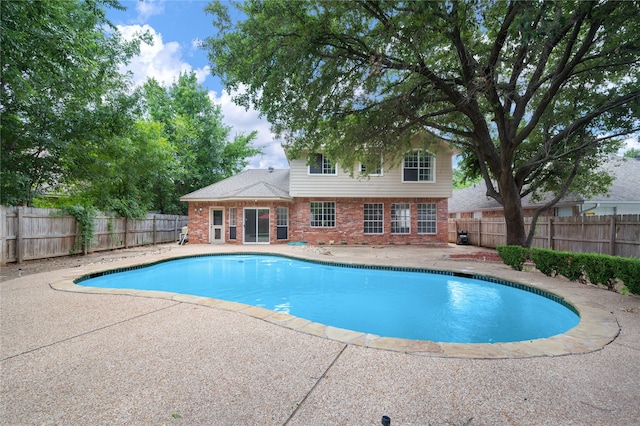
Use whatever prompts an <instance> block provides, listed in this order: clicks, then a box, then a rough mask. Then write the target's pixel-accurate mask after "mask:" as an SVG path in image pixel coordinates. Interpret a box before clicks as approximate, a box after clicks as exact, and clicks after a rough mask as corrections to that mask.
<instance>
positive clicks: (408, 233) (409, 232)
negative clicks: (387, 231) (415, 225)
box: [389, 203, 412, 235]
mask: <svg viewBox="0 0 640 426" xmlns="http://www.w3.org/2000/svg"><path fill="white" fill-rule="evenodd" d="M396 205H406V206H407V209H408V210H409V212H408V216H407V217H403V218H402V219H401V220H405V219H408V220H409V226H407V228H408V229H409V231H408V232H394V231H393V224H394V220H393V212H394V208H393V207H394V206H396ZM403 210H404V209H403ZM411 210H412V209H411V203H392V204H391V206H389V215H390V216H389V220H390V222H389V223H390V224H391V234H393V235H411V231H412V230H411ZM395 222H396V223H397V222H398V221H395Z"/></svg>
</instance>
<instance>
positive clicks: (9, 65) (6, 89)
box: [0, 0, 140, 205]
mask: <svg viewBox="0 0 640 426" xmlns="http://www.w3.org/2000/svg"><path fill="white" fill-rule="evenodd" d="M107 7H115V8H118V9H120V8H121V6H120V5H119V3H118V2H117V1H112V0H78V1H65V0H52V1H47V2H42V1H31V2H30V1H2V2H0V46H2V71H1V74H2V85H1V87H0V113H1V117H0V124H1V126H2V127H1V129H0V130H1V133H0V135H1V148H2V156H1V159H0V181H1V183H0V201H1V202H2V203H3V204H11V205H15V204H20V203H24V204H29V203H31V200H32V199H33V197H34V196H35V195H37V194H38V193H40V192H42V190H43V189H44V188H49V189H50V188H54V187H55V186H56V185H58V184H59V183H60V181H61V179H62V178H63V177H64V176H65V174H66V173H67V172H68V170H67V169H66V168H65V164H66V162H67V160H66V158H68V157H69V156H70V155H72V153H74V152H77V147H78V146H84V145H85V143H87V141H99V140H102V139H104V138H106V137H110V136H113V135H118V134H121V132H122V131H123V130H126V128H127V123H129V122H131V119H132V116H131V114H130V112H131V107H132V105H133V104H132V103H131V102H129V100H128V98H129V96H128V95H127V92H128V87H127V84H128V81H127V79H126V78H125V76H124V75H122V74H121V73H120V66H121V65H122V64H123V63H124V62H126V61H127V60H128V59H129V58H130V57H132V55H134V54H135V53H136V52H137V51H138V46H139V42H140V39H137V40H134V41H132V42H124V41H122V39H121V38H120V36H119V33H118V32H117V31H116V30H115V27H112V26H111V25H110V23H109V22H108V21H107V20H106V17H105V16H106V12H105V9H106V8H107Z"/></svg>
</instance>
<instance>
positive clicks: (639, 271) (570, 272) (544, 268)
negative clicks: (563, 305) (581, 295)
mask: <svg viewBox="0 0 640 426" xmlns="http://www.w3.org/2000/svg"><path fill="white" fill-rule="evenodd" d="M498 253H500V251H498ZM500 257H502V255H500ZM531 260H533V262H534V263H535V265H536V268H537V269H538V270H539V271H540V272H542V273H543V274H546V275H549V276H554V275H562V276H564V277H566V278H567V279H569V280H571V281H576V280H579V279H581V278H583V277H584V278H586V279H585V280H581V281H584V282H586V280H589V281H590V282H591V283H593V284H602V285H606V286H607V288H608V289H609V290H615V284H616V279H618V280H620V281H622V282H623V283H624V285H625V287H626V288H627V290H628V291H629V292H630V293H633V294H640V259H636V258H628V257H616V256H609V255H606V254H595V253H590V254H579V253H569V252H561V251H554V250H549V249H538V248H534V249H531ZM505 263H507V262H506V261H505Z"/></svg>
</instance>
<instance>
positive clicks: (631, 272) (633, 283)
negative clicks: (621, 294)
mask: <svg viewBox="0 0 640 426" xmlns="http://www.w3.org/2000/svg"><path fill="white" fill-rule="evenodd" d="M614 272H615V276H616V278H618V279H619V280H621V281H622V282H624V285H625V286H626V287H627V289H629V292H631V293H633V294H639V295H640V259H635V258H629V257H619V258H616V263H615V271H614Z"/></svg>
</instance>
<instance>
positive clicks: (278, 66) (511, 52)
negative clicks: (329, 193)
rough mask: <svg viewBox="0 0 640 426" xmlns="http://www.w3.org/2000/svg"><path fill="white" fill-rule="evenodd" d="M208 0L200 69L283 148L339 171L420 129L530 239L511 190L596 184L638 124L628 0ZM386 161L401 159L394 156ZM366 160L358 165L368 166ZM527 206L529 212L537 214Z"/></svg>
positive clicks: (510, 236) (515, 236)
mask: <svg viewBox="0 0 640 426" xmlns="http://www.w3.org/2000/svg"><path fill="white" fill-rule="evenodd" d="M236 7H237V8H238V9H240V10H241V12H242V14H243V15H244V19H240V20H236V21H234V20H232V19H230V16H231V15H230V14H229V11H228V10H227V9H226V7H225V5H223V4H222V3H220V2H214V3H212V4H210V5H209V7H208V12H210V13H212V14H214V15H215V17H214V18H215V20H214V23H215V25H216V26H217V27H218V30H219V32H218V34H217V35H216V36H215V37H210V38H209V39H207V41H206V43H207V44H206V45H207V48H208V50H209V55H210V61H211V64H212V72H213V74H214V75H218V76H220V77H222V79H223V82H224V83H225V84H226V86H227V87H228V88H229V89H230V90H234V91H239V92H240V93H241V94H240V95H238V96H236V98H235V100H236V102H238V103H239V104H242V105H244V106H246V107H249V106H254V107H256V108H257V109H259V110H260V111H261V112H262V113H263V114H264V115H265V116H266V118H267V119H268V120H269V122H270V123H271V124H272V125H273V129H274V131H275V132H276V133H277V134H279V135H281V136H282V137H284V138H285V143H286V144H288V145H289V149H290V150H292V152H295V151H297V150H313V149H319V148H322V149H324V150H325V151H327V152H328V153H330V155H331V156H332V158H334V159H335V160H337V161H339V162H340V163H341V164H342V166H343V167H345V168H349V167H350V166H352V165H353V164H354V163H355V162H356V161H358V160H362V159H363V158H365V157H366V158H374V159H375V158H378V159H379V158H380V157H379V156H380V155H386V156H387V157H393V155H394V154H397V153H398V152H401V151H402V150H403V149H404V146H403V145H404V144H405V143H407V142H408V141H409V140H410V138H411V136H413V135H415V134H432V135H434V136H437V138H425V140H426V141H427V142H428V141H429V140H436V139H439V138H442V139H445V140H447V141H449V142H450V143H451V144H452V145H453V146H456V147H458V148H459V149H460V150H461V152H462V157H463V163H464V165H465V168H466V170H467V171H469V172H470V173H477V174H479V175H481V176H482V177H483V178H484V180H485V181H486V183H487V188H488V192H487V195H488V196H490V197H493V198H494V199H496V200H497V201H498V202H499V203H500V204H501V205H502V206H503V207H504V214H505V218H506V221H507V244H516V245H527V244H530V241H531V238H532V235H533V234H532V233H531V234H530V235H529V238H527V233H526V232H525V222H524V217H523V210H522V202H521V199H522V197H523V196H525V195H526V194H529V193H533V194H534V195H540V194H543V193H547V192H551V193H552V194H554V195H555V197H553V199H552V200H551V201H550V202H549V203H547V204H546V205H545V206H544V207H545V208H546V207H549V206H551V205H553V203H555V202H557V201H558V200H559V199H560V198H561V197H563V196H564V195H566V194H567V193H568V192H569V191H574V192H578V191H579V193H581V194H588V193H590V192H602V191H604V190H606V184H607V183H608V179H607V177H606V176H601V175H598V174H597V173H595V172H594V170H595V166H597V164H598V163H599V162H600V161H602V158H603V156H605V155H607V154H609V153H611V152H613V151H615V150H616V149H617V148H618V146H619V142H618V138H619V137H621V136H623V135H629V134H634V133H637V132H638V131H639V128H640V119H639V117H640V107H639V104H640V101H639V99H640V81H639V77H640V3H639V2H638V1H628V2H619V1H606V0H603V1H599V2H591V1H490V0H476V1H446V2H444V1H442V2H435V1H384V0H378V1H364V0H360V1H344V2H342V1H340V2H338V1H333V0H330V1H320V0H316V1H305V2H291V1H288V0H273V1H253V0H248V1H245V2H243V3H241V4H238V5H236ZM396 157H397V155H396ZM365 161H368V160H365ZM538 213H539V212H538Z"/></svg>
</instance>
